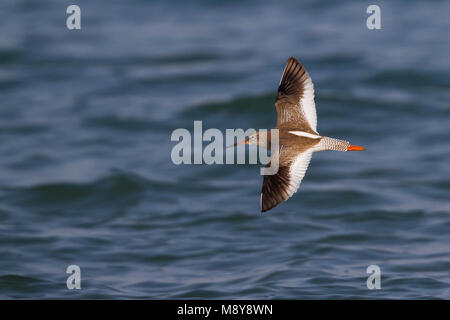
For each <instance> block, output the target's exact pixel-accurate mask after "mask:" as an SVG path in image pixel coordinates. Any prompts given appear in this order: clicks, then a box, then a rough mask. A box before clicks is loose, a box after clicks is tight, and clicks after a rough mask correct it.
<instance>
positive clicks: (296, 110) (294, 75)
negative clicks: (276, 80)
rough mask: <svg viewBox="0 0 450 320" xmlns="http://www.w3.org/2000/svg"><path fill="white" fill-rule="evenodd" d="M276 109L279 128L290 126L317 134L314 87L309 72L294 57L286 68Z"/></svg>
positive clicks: (279, 89)
mask: <svg viewBox="0 0 450 320" xmlns="http://www.w3.org/2000/svg"><path fill="white" fill-rule="evenodd" d="M275 107H276V109H277V115H278V119H277V127H280V126H288V127H290V128H299V129H301V130H304V131H311V130H312V131H313V132H311V133H317V115H316V104H315V103H314V85H313V82H312V80H311V78H310V77H309V74H308V72H306V70H305V68H304V67H303V66H302V64H301V63H300V62H298V60H297V59H295V58H294V57H290V58H289V59H288V61H287V63H286V67H285V68H284V72H283V76H282V77H281V80H280V85H279V86H278V94H277V99H276V101H275ZM308 129H310V130H308Z"/></svg>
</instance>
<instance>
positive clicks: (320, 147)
mask: <svg viewBox="0 0 450 320" xmlns="http://www.w3.org/2000/svg"><path fill="white" fill-rule="evenodd" d="M275 108H276V110H277V126H276V129H278V136H279V144H278V145H279V150H278V152H277V153H276V156H277V157H278V163H279V168H278V172H277V173H276V174H274V175H265V176H264V180H263V186H262V192H261V201H260V206H261V212H265V211H268V210H270V209H272V208H274V207H275V206H277V205H278V204H280V203H282V202H284V201H286V200H287V199H289V198H290V197H291V196H292V195H293V194H294V193H295V192H296V191H297V190H298V188H299V186H300V183H301V182H302V180H303V177H304V176H305V173H306V170H307V168H308V165H309V162H310V160H311V156H312V154H313V152H318V151H326V150H335V151H362V150H365V149H364V148H363V147H360V146H354V145H350V143H349V142H348V141H344V140H339V139H335V138H329V137H325V136H322V135H320V134H319V133H318V132H317V116H316V105H315V103H314V85H313V83H312V81H311V78H310V76H309V74H308V72H307V71H306V70H305V68H304V67H303V66H302V64H301V63H300V62H299V61H298V60H297V59H295V58H294V57H290V58H289V59H288V61H287V63H286V67H285V68H284V72H283V75H282V77H281V80H280V84H279V86H278V93H277V97H276V101H275ZM264 136H265V138H263V136H262V135H260V132H256V133H255V134H252V135H250V136H248V137H247V138H246V139H245V140H244V141H242V142H239V143H237V144H235V145H238V144H249V145H258V146H260V147H267V146H268V147H267V148H270V142H269V141H270V132H268V133H267V134H266V132H265V133H264ZM273 156H274V154H273V152H272V160H271V161H274V160H273ZM267 166H268V167H269V166H270V163H269V164H268V165H267Z"/></svg>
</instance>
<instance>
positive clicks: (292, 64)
mask: <svg viewBox="0 0 450 320" xmlns="http://www.w3.org/2000/svg"><path fill="white" fill-rule="evenodd" d="M305 74H306V77H307V76H308V75H307V73H306V70H305V68H303V65H302V64H301V63H300V62H299V61H298V60H297V59H296V58H294V57H290V58H289V59H288V61H287V62H286V67H285V68H284V72H283V76H282V77H281V81H280V85H279V86H278V96H277V98H281V96H289V95H301V94H302V93H303V82H304V80H305Z"/></svg>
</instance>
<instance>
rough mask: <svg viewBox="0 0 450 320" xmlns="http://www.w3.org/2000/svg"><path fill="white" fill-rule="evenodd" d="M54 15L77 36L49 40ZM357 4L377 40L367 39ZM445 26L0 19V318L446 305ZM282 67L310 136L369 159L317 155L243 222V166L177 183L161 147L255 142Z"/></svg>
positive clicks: (307, 8)
mask: <svg viewBox="0 0 450 320" xmlns="http://www.w3.org/2000/svg"><path fill="white" fill-rule="evenodd" d="M72 3H76V4H78V5H80V7H81V10H82V30H81V31H69V30H67V28H66V26H65V20H66V17H67V15H66V13H65V11H66V8H67V6H68V5H70V4H72ZM369 4H378V5H380V7H381V17H382V30H377V31H371V30H368V29H367V28H366V23H365V21H366V18H367V16H368V15H367V14H366V8H367V6H368V5H369ZM449 13H450V2H449V1H395V2H394V1H385V2H380V1H372V2H371V3H367V2H364V1H312V0H311V1H286V2H283V3H282V4H281V3H280V2H278V1H277V2H275V1H248V2H242V1H218V0H217V1H172V2H170V4H169V2H168V1H167V2H166V1H137V0H135V1H133V0H132V1H87V0H85V1H73V2H70V1H61V0H53V1H50V0H41V1H23V0H2V1H1V2H0V298H74V299H77V298H244V299H247V298H254V299H259V298H295V299H319V298H320V299H336V298H338V299H341V298H358V299H360V298H363V299H366V298H369V299H371V298H389V299H391V298H392V299H399V298H445V299H448V298H450V244H449V242H450V232H449V231H450V202H449V199H450V181H449V177H450V166H449V159H450V135H449V129H450V107H449V100H450V58H449V54H450V37H449V31H450V20H449V19H448V14H449ZM291 55H293V56H296V57H297V58H299V59H300V60H301V61H302V62H303V63H304V65H305V66H306V68H307V70H308V71H309V72H310V74H311V76H312V78H313V80H314V83H315V87H316V105H317V111H318V129H319V132H320V133H322V134H324V135H328V136H334V137H337V138H343V139H347V140H350V141H351V142H352V143H353V144H357V145H363V146H366V147H367V151H366V152H364V153H332V152H328V153H325V152H324V153H320V154H315V155H314V156H313V159H312V162H311V165H310V167H309V170H308V172H307V175H306V177H305V179H304V181H303V183H302V186H301V189H300V190H299V192H298V193H297V194H296V195H295V196H294V197H293V198H291V199H290V200H289V201H288V202H286V203H285V204H282V205H280V206H279V207H277V208H275V209H274V210H272V211H270V212H269V213H267V214H264V215H261V214H260V213H259V196H260V190H261V180H262V177H261V176H260V175H259V166H251V165H245V166H238V165H234V166H232V165H227V166H220V165H212V166H207V165H200V166H193V165H192V166H187V165H182V166H176V165H174V164H173V163H172V162H171V160H170V151H171V148H172V147H173V146H174V145H175V143H173V142H171V141H170V134H171V132H172V131H173V130H174V129H176V128H187V129H189V130H192V129H193V121H194V120H203V126H204V128H205V129H206V128H220V129H225V128H237V127H240V128H271V127H273V125H274V123H275V110H274V106H273V101H274V97H275V91H276V86H277V84H278V81H279V78H280V76H281V72H282V70H283V67H284V63H285V61H286V59H287V58H288V57H289V56H291ZM70 264H76V265H79V266H80V267H81V272H82V284H81V285H82V289H81V290H68V289H67V288H66V278H67V276H68V275H67V274H66V273H65V271H66V268H67V266H68V265H70ZM371 264H376V265H378V266H380V268H381V273H382V277H381V287H382V289H381V290H368V289H367V287H366V279H367V276H368V275H367V274H366V268H367V266H369V265H371Z"/></svg>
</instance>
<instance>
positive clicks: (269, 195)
mask: <svg viewBox="0 0 450 320" xmlns="http://www.w3.org/2000/svg"><path fill="white" fill-rule="evenodd" d="M289 179H290V178H289V167H286V166H280V167H279V168H278V173H277V174H275V175H266V176H264V179H263V186H262V191H261V204H260V205H261V212H266V211H269V210H270V209H272V208H274V207H276V206H277V205H279V204H280V203H282V202H284V201H285V200H287V199H288V198H289V194H288V190H287V188H288V186H289Z"/></svg>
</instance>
